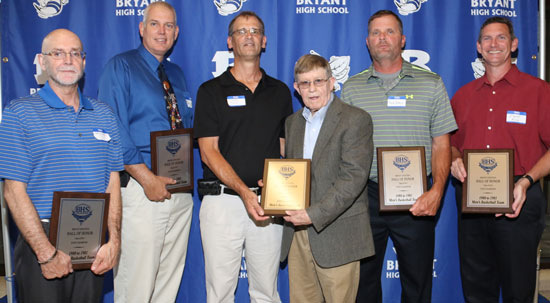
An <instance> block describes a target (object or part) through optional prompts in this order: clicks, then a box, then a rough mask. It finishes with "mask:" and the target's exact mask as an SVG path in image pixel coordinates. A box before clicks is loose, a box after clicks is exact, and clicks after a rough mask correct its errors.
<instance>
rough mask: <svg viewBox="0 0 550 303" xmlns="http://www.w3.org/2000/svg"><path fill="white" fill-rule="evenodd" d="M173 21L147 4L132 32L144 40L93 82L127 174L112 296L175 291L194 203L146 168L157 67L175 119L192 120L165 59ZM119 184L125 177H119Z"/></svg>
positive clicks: (158, 89)
mask: <svg viewBox="0 0 550 303" xmlns="http://www.w3.org/2000/svg"><path fill="white" fill-rule="evenodd" d="M178 31H179V28H178V26H177V23H176V13H175V10H174V8H173V7H172V6H171V5H170V4H168V3H165V2H155V3H151V4H150V5H149V6H148V7H147V8H146V10H145V12H144V15H143V22H141V23H140V24H139V32H140V35H141V37H142V38H143V40H142V41H143V44H142V45H140V46H139V47H138V48H137V49H135V50H131V51H128V52H125V53H122V54H119V55H117V56H115V57H114V58H112V59H111V60H110V61H109V62H108V63H107V65H106V66H105V69H104V70H103V74H102V75H101V78H100V81H99V98H100V100H103V101H105V102H107V103H108V104H109V105H111V106H112V107H113V109H114V110H115V112H116V113H117V114H118V116H119V118H120V121H121V137H122V147H123V153H124V168H125V170H126V172H127V173H129V175H130V176H131V178H130V180H129V182H128V184H127V185H126V187H124V184H123V188H122V199H123V209H122V211H123V219H122V246H121V256H120V263H119V265H118V267H116V268H115V273H114V284H115V285H114V286H115V295H114V296H115V302H132V303H134V302H174V301H175V299H176V296H177V293H178V289H179V285H180V281H181V276H182V273H183V268H184V265H185V256H186V253H187V241H188V238H189V229H190V223H191V214H192V209H193V199H192V196H191V194H189V193H174V194H170V193H169V192H168V191H167V190H166V185H168V184H174V183H175V182H176V181H175V180H173V179H171V178H166V177H161V176H157V175H155V174H153V172H152V171H151V145H150V139H149V134H150V132H152V131H161V130H169V129H170V128H171V123H170V119H169V115H168V114H167V110H166V107H167V102H168V101H166V100H165V91H164V89H163V85H162V84H161V80H160V78H159V77H160V76H159V71H158V69H159V68H162V67H163V68H164V70H165V72H166V75H167V77H168V79H169V81H170V83H171V86H172V88H173V93H174V94H175V97H176V100H177V101H178V108H179V114H180V116H179V117H178V122H180V121H179V120H181V122H182V124H183V126H184V127H191V118H192V110H191V106H192V105H191V99H190V98H189V96H190V95H189V93H188V91H187V88H186V86H185V78H184V75H183V72H182V70H181V69H180V68H179V67H178V66H177V65H176V64H173V63H170V62H169V61H167V60H166V58H165V55H166V53H167V52H168V51H169V50H170V49H171V48H172V46H173V45H174V41H175V40H176V38H177V37H178ZM123 183H124V182H123Z"/></svg>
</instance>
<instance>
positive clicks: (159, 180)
mask: <svg viewBox="0 0 550 303" xmlns="http://www.w3.org/2000/svg"><path fill="white" fill-rule="evenodd" d="M168 184H176V180H174V179H172V178H168V177H162V176H156V175H151V177H149V178H147V179H146V180H145V181H144V182H143V184H142V186H143V191H144V192H145V195H146V196H147V199H149V200H151V201H155V202H163V201H164V200H166V199H170V197H171V195H170V192H169V191H168V190H166V185H168Z"/></svg>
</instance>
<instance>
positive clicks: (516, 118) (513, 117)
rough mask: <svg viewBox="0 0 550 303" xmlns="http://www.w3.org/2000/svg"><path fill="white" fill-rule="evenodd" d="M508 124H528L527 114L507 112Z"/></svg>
mask: <svg viewBox="0 0 550 303" xmlns="http://www.w3.org/2000/svg"><path fill="white" fill-rule="evenodd" d="M506 122H508V123H517V124H526V123H527V113H526V112H518V111H515V110H509V111H507V112H506Z"/></svg>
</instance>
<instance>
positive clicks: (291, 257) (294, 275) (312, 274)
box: [288, 229, 359, 303]
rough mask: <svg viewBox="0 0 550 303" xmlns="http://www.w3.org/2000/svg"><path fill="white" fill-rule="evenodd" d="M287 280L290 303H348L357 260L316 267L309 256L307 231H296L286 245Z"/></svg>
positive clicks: (353, 289) (355, 281) (355, 286)
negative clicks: (339, 264)
mask: <svg viewBox="0 0 550 303" xmlns="http://www.w3.org/2000/svg"><path fill="white" fill-rule="evenodd" d="M288 279H289V287H290V302H292V303H301V302H308V303H317V302H319V303H323V302H326V303H347V302H349V303H352V302H355V297H356V296H357V289H358V287H359V261H354V262H351V263H348V264H344V265H341V266H336V267H331V268H323V267H320V266H319V265H318V264H317V262H315V259H314V258H313V254H312V253H311V247H310V246H309V239H308V235H307V230H305V229H304V230H299V231H296V232H295V233H294V238H293V239H292V244H291V245H290V252H289V254H288Z"/></svg>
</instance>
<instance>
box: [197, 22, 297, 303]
mask: <svg viewBox="0 0 550 303" xmlns="http://www.w3.org/2000/svg"><path fill="white" fill-rule="evenodd" d="M227 45H228V48H229V49H232V50H233V54H234V56H235V61H234V62H235V64H234V66H233V67H231V68H229V69H228V70H227V71H226V72H225V73H223V74H222V75H221V76H219V77H217V78H215V79H212V80H209V81H207V82H205V83H203V84H202V85H201V87H200V88H199V91H198V94H197V104H196V109H195V123H194V133H195V137H196V138H198V141H199V147H200V152H201V158H202V161H203V162H204V164H206V165H204V179H205V180H216V181H218V180H219V182H220V183H221V193H219V194H218V193H215V192H212V193H211V194H208V193H206V195H205V196H204V198H203V200H202V205H201V210H200V225H201V236H202V244H203V249H204V259H205V271H206V294H207V302H233V301H234V293H235V288H236V286H237V281H238V274H239V269H240V263H241V256H242V251H243V247H246V253H245V257H246V265H247V271H248V278H249V294H250V300H251V301H252V302H280V301H281V300H280V298H279V294H278V292H277V275H278V269H279V255H280V246H281V237H282V225H280V224H276V223H275V222H273V219H271V218H269V217H267V216H264V212H263V210H262V208H261V207H260V205H259V203H258V201H259V200H258V195H259V193H260V191H259V188H258V184H257V182H258V180H260V179H261V178H262V173H263V165H264V159H266V158H279V157H280V155H281V154H282V153H283V151H284V138H283V136H284V130H283V125H284V121H285V118H286V117H287V116H288V115H290V114H291V113H292V101H291V96H290V91H289V89H288V87H287V86H286V85H285V84H284V83H282V82H281V81H279V80H276V79H274V78H271V77H269V76H268V75H266V73H265V71H264V70H263V69H261V68H260V54H261V51H262V49H263V48H265V45H266V37H265V36H264V24H263V21H262V20H261V19H260V17H258V16H257V15H256V14H255V13H253V12H242V13H241V14H239V15H238V16H237V17H235V18H234V19H233V20H232V21H231V23H229V36H228V38H227ZM201 186H202V185H201V183H199V189H200V188H201ZM214 187H216V186H214Z"/></svg>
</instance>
